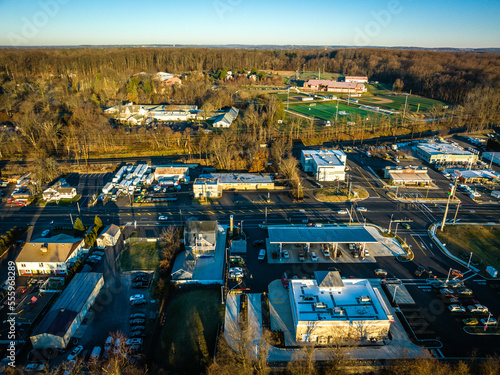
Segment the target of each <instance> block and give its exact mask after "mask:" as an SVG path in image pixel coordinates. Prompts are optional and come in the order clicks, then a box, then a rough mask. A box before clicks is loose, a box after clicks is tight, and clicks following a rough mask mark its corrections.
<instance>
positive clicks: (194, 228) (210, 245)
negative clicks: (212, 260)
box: [184, 221, 217, 257]
mask: <svg viewBox="0 0 500 375" xmlns="http://www.w3.org/2000/svg"><path fill="white" fill-rule="evenodd" d="M216 239H217V221H188V222H186V225H185V226H184V246H185V247H186V250H187V251H191V252H192V253H193V256H195V257H200V256H214V254H215V246H216Z"/></svg>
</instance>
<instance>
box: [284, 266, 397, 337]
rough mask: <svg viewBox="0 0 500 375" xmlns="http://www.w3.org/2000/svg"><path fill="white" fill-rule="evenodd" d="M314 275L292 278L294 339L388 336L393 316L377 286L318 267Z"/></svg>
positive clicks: (290, 292) (291, 296) (290, 289)
mask: <svg viewBox="0 0 500 375" xmlns="http://www.w3.org/2000/svg"><path fill="white" fill-rule="evenodd" d="M314 276H315V278H314V279H309V280H301V279H291V280H290V286H289V294H290V305H291V310H292V319H293V325H294V328H295V340H296V341H297V342H304V343H306V342H307V343H315V344H319V345H328V344H334V343H335V344H337V343H343V342H363V341H366V340H371V339H376V340H385V339H386V338H387V337H388V334H389V328H390V325H391V321H392V319H393V317H392V316H391V314H390V311H389V309H388V308H387V306H386V304H385V302H384V300H383V298H382V295H381V294H380V292H379V290H378V289H375V288H373V287H372V285H371V284H370V282H369V281H368V280H366V279H342V278H341V277H340V274H339V272H337V271H316V272H314Z"/></svg>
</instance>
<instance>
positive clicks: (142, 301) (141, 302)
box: [131, 298, 146, 306]
mask: <svg viewBox="0 0 500 375" xmlns="http://www.w3.org/2000/svg"><path fill="white" fill-rule="evenodd" d="M131 303H132V306H139V305H145V304H146V299H145V298H143V299H134V300H133V301H132V302H131Z"/></svg>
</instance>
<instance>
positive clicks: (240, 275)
mask: <svg viewBox="0 0 500 375" xmlns="http://www.w3.org/2000/svg"><path fill="white" fill-rule="evenodd" d="M243 276H244V275H243V272H229V278H230V279H242V278H243Z"/></svg>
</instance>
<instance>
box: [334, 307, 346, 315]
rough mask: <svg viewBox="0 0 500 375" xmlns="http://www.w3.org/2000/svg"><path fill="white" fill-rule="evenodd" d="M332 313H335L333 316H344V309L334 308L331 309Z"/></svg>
mask: <svg viewBox="0 0 500 375" xmlns="http://www.w3.org/2000/svg"><path fill="white" fill-rule="evenodd" d="M333 312H334V313H335V315H344V309H343V308H342V307H335V309H333Z"/></svg>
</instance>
